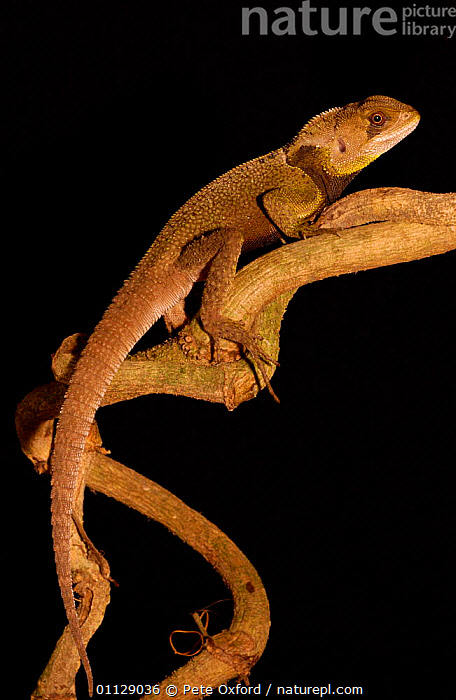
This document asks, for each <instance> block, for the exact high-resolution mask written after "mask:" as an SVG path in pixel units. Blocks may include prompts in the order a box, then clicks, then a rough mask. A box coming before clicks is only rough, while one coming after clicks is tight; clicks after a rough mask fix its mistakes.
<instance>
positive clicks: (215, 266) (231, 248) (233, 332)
mask: <svg viewBox="0 0 456 700" xmlns="http://www.w3.org/2000/svg"><path fill="white" fill-rule="evenodd" d="M217 233H218V234H219V237H220V238H219V240H220V247H219V249H218V251H217V253H216V255H215V256H214V258H213V259H212V261H211V265H210V268H209V272H208V275H207V279H206V283H205V287H204V293H203V298H202V303H201V310H200V318H201V323H202V325H203V328H204V330H205V331H206V333H208V334H209V335H210V336H211V338H212V341H213V344H214V347H213V350H214V354H215V357H216V359H217V360H218V359H219V345H220V340H221V339H222V338H224V339H226V340H230V341H232V342H234V343H237V344H239V345H242V346H243V348H244V350H246V351H247V352H248V353H249V354H250V355H251V356H252V358H253V360H254V362H255V365H256V366H257V367H258V369H259V371H260V373H261V375H262V378H263V380H264V382H265V384H266V386H267V388H268V390H269V392H270V394H271V396H272V397H273V398H274V400H275V401H277V402H279V399H278V398H277V396H276V394H275V392H274V390H273V388H272V386H271V382H270V381H269V377H268V375H267V373H266V369H265V367H264V364H265V363H273V364H275V365H278V362H276V361H275V360H274V359H273V358H271V357H269V355H268V354H267V353H266V352H265V351H264V350H263V349H262V348H261V346H260V345H259V343H258V338H257V337H256V336H254V335H252V334H251V333H250V332H249V331H248V330H247V329H246V328H244V326H243V325H242V324H241V323H239V322H237V321H233V320H232V319H230V318H227V317H226V316H224V315H223V314H222V309H223V306H224V303H225V300H226V297H227V294H228V291H229V289H230V287H231V284H232V282H233V279H234V276H235V274H236V266H237V262H238V259H239V256H240V254H241V250H242V244H243V241H244V236H243V234H242V232H240V231H238V230H237V229H235V228H225V229H220V230H218V231H217Z"/></svg>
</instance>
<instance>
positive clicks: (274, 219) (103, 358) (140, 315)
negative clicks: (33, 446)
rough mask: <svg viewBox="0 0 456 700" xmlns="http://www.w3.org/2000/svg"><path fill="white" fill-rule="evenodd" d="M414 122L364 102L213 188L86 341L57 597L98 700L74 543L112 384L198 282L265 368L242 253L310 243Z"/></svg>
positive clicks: (399, 110)
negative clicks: (242, 278)
mask: <svg viewBox="0 0 456 700" xmlns="http://www.w3.org/2000/svg"><path fill="white" fill-rule="evenodd" d="M419 119H420V116H419V114H418V112H417V111H416V110H415V109H413V108H412V107H410V106H408V105H405V104H402V103H401V102H397V101H396V100H393V99H392V98H389V97H383V96H374V97H368V98H367V99H365V100H362V101H361V102H354V103H351V104H348V105H346V106H345V107H341V108H340V107H336V108H334V109H330V110H328V111H327V112H323V113H322V114H320V115H318V116H316V117H314V118H313V119H311V120H310V121H309V122H308V123H307V124H306V125H305V126H304V127H303V128H302V129H301V131H300V132H299V134H298V135H297V136H296V137H295V138H293V139H292V141H290V142H289V143H288V144H287V145H286V146H284V147H283V148H279V149H277V150H275V151H272V152H271V153H268V154H267V155H264V156H261V157H259V158H255V159H254V160H251V161H248V162H246V163H243V164H242V165H239V166H238V167H236V168H234V169H233V170H230V171H229V172H227V173H226V174H224V175H222V176H221V177H219V178H217V179H216V180H214V181H213V182H211V183H210V184H208V185H207V186H206V187H204V188H203V189H202V190H200V191H199V192H198V193H197V194H195V195H194V196H193V197H191V199H189V200H188V201H187V202H186V203H185V204H184V205H183V206H182V207H181V208H180V209H179V210H178V211H177V212H176V213H175V214H174V215H173V216H172V217H171V219H170V220H169V222H168V223H167V224H166V226H165V227H164V228H163V230H162V231H161V233H160V234H159V236H158V237H157V239H156V240H155V241H154V243H153V244H152V246H151V248H150V249H149V250H148V252H147V253H146V255H145V256H144V258H143V259H142V260H141V262H140V263H139V265H138V266H137V268H136V269H135V270H134V272H133V273H132V275H131V276H130V278H129V279H128V280H127V281H126V282H125V283H124V285H123V287H122V288H121V290H120V291H119V292H118V294H117V296H116V297H115V298H114V300H113V301H112V303H111V305H110V306H109V307H108V309H107V310H106V312H105V314H104V316H103V318H102V319H101V321H100V322H99V324H98V325H97V327H96V328H95V330H94V331H93V333H92V335H91V336H90V338H89V341H88V343H87V346H86V347H85V349H84V351H83V353H82V354H81V357H80V359H79V360H78V363H77V366H76V369H75V371H74V374H73V376H72V378H71V381H70V384H69V387H68V391H67V394H66V397H65V401H64V403H63V406H62V410H61V414H60V418H59V421H58V427H57V432H56V436H55V444H54V451H53V456H52V534H53V540H54V551H55V561H56V568H57V576H58V580H59V585H60V590H61V593H62V598H63V602H64V606H65V610H66V614H67V617H68V622H69V625H70V629H71V632H72V635H73V638H74V642H75V644H76V647H77V650H78V652H79V655H80V657H81V660H82V663H83V665H84V668H85V671H86V674H87V679H88V684H89V693H90V695H91V696H92V693H93V678H92V671H91V668H90V664H89V660H88V657H87V652H86V648H85V644H84V641H83V637H82V633H81V628H80V626H79V621H78V614H77V611H76V607H75V600H74V595H73V587H72V573H71V562H70V532H71V523H72V517H73V502H74V498H75V493H76V488H77V484H78V483H80V481H81V477H82V476H83V475H82V474H81V469H82V467H81V458H82V454H83V451H84V446H85V443H86V439H87V436H88V433H89V429H90V426H91V424H92V422H93V419H94V416H95V412H96V410H97V409H98V407H99V406H100V403H101V401H102V398H103V396H104V394H105V392H106V390H107V388H108V387H109V385H110V383H111V381H112V378H113V376H114V374H115V373H116V372H117V370H118V369H119V367H120V365H121V364H122V362H123V360H124V359H125V357H126V355H127V354H128V353H129V352H130V350H131V349H132V348H133V346H134V345H135V344H136V342H137V341H138V340H139V339H140V338H141V337H142V336H143V335H144V333H145V332H146V331H147V330H148V329H149V328H150V326H151V325H152V324H153V323H155V321H157V320H158V319H159V318H160V317H161V316H164V317H165V320H166V321H167V324H168V326H171V327H177V326H179V325H181V324H182V323H183V322H184V320H185V318H186V317H185V312H184V300H185V298H186V296H187V295H188V293H189V291H190V290H191V288H192V286H193V285H194V283H195V282H196V281H197V280H198V279H199V278H200V276H201V274H202V272H203V271H204V276H205V280H206V281H205V287H204V292H203V297H202V304H201V309H200V318H201V322H202V325H203V327H204V329H205V331H206V332H207V333H208V334H209V336H210V337H211V338H212V341H213V343H214V348H217V347H218V342H219V340H220V339H221V338H225V339H228V340H231V341H234V342H235V343H238V344H239V345H242V346H243V347H244V350H246V351H247V352H249V353H250V354H251V355H252V357H253V358H254V359H255V360H259V361H260V362H259V365H260V366H262V365H261V361H267V360H268V359H269V358H268V357H267V355H266V354H265V353H264V351H263V350H262V349H261V347H260V346H259V345H258V341H257V339H255V338H253V337H252V336H251V335H250V334H249V332H248V331H247V330H246V329H245V328H244V327H243V326H242V325H241V324H239V323H235V322H233V321H231V320H230V319H229V318H226V317H224V316H223V314H222V309H223V304H224V300H225V298H226V296H227V292H228V290H229V288H230V285H231V283H232V280H233V277H234V275H235V272H236V265H237V262H238V258H239V255H240V254H241V252H242V250H245V249H247V248H249V249H252V248H257V247H259V246H262V245H265V244H267V243H269V242H273V241H278V240H279V239H280V240H282V241H285V240H287V239H289V238H291V239H293V238H299V237H302V236H303V235H305V233H306V230H307V231H309V224H311V223H312V221H313V219H314V218H315V217H316V215H317V214H318V213H320V212H321V210H322V209H323V208H324V207H325V206H327V205H328V204H330V203H331V202H333V201H334V200H335V199H337V198H338V197H339V196H340V195H341V193H342V191H343V190H344V188H345V187H346V186H347V184H348V183H349V182H350V181H351V180H352V178H353V177H354V176H355V175H356V174H357V173H358V172H359V171H360V170H362V169H363V168H364V167H365V166H366V165H368V164H369V163H371V162H372V161H373V160H375V159H376V158H378V156H380V155H381V154H382V153H384V152H385V151H387V150H389V149H390V148H392V146H394V145H395V144H396V143H398V142H399V141H401V140H402V139H403V138H404V137H405V136H406V135H407V134H409V133H410V132H411V131H412V130H413V129H414V128H415V127H416V126H417V124H418V121H419ZM263 372H264V370H263ZM263 376H264V377H265V375H263ZM265 379H266V380H267V377H265ZM268 386H269V388H270V385H269V384H268ZM271 391H272V390H271Z"/></svg>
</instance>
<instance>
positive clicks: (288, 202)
mask: <svg viewBox="0 0 456 700" xmlns="http://www.w3.org/2000/svg"><path fill="white" fill-rule="evenodd" d="M262 204H263V207H264V209H265V212H266V214H267V216H268V217H269V219H270V220H271V221H272V222H273V223H274V225H275V226H277V228H278V229H279V230H280V231H282V233H284V234H285V236H288V237H289V238H306V237H307V236H311V235H316V234H317V233H321V232H320V231H318V230H314V229H313V227H312V225H311V221H312V220H313V218H314V217H315V215H316V214H317V213H318V212H319V211H321V209H322V208H323V206H324V205H325V204H326V198H325V196H324V195H323V194H322V192H321V191H320V190H319V189H318V187H317V186H316V185H315V183H314V182H313V180H312V179H311V178H310V177H309V176H303V180H302V183H301V184H300V185H299V186H296V187H288V186H284V187H278V188H276V189H274V190H270V191H269V192H265V193H264V194H263V196H262Z"/></svg>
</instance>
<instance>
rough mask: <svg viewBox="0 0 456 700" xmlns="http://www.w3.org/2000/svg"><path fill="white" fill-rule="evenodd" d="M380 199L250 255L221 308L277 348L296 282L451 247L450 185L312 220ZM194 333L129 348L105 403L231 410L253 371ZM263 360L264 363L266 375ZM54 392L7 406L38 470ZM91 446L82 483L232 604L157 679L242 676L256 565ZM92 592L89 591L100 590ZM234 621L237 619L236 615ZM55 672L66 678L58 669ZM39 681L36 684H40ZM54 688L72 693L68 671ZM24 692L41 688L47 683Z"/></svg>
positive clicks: (250, 638)
mask: <svg viewBox="0 0 456 700" xmlns="http://www.w3.org/2000/svg"><path fill="white" fill-rule="evenodd" d="M388 208H389V211H390V216H391V218H392V220H389V221H387V222H386V223H375V224H369V225H358V226H357V227H356V228H351V229H346V230H344V231H339V232H338V235H334V233H321V234H320V235H318V236H315V237H313V238H310V239H308V240H304V241H299V242H297V243H293V244H290V245H287V246H284V247H283V248H280V249H278V250H275V251H273V252H271V253H269V254H267V255H265V256H263V257H261V258H259V259H257V260H256V261H254V262H253V263H251V264H250V265H248V266H247V267H245V268H244V269H242V270H241V271H240V272H239V273H238V275H237V276H236V280H235V284H234V285H233V288H232V290H231V293H230V296H229V299H228V301H227V304H226V308H225V311H226V313H227V315H228V316H229V317H230V318H233V319H235V320H239V321H242V322H243V323H245V325H246V326H247V327H248V328H252V329H253V331H254V332H255V333H258V334H259V335H260V336H262V338H263V340H262V346H263V347H264V349H265V351H266V352H267V353H268V354H270V355H271V356H272V357H274V358H276V357H277V355H278V351H279V341H278V338H279V330H280V325H281V320H282V316H283V313H284V311H285V309H286V306H287V303H288V302H289V300H290V299H291V297H292V296H293V294H294V292H295V291H296V289H297V288H298V287H300V286H302V285H304V284H308V283H309V282H314V281H316V280H321V279H324V278H326V277H330V276H334V275H340V274H347V273H349V272H356V271H359V270H367V269H371V268H374V267H380V266H385V265H394V264H397V263H403V262H409V261H412V260H418V259H420V258H424V257H428V256H430V255H436V254H440V253H444V252H447V251H449V250H452V249H454V248H456V202H455V195H454V194H447V195H434V194H430V193H422V192H421V193H420V192H413V191H411V190H398V189H390V188H388V189H385V190H367V191H366V192H359V193H355V195H350V197H347V198H345V199H344V200H341V201H340V202H337V203H335V204H334V205H332V207H330V208H328V210H327V211H326V212H325V213H324V215H323V216H322V217H321V218H320V220H319V222H318V224H317V226H320V227H321V231H323V230H324V227H328V226H329V227H331V228H334V226H340V225H341V224H342V222H343V224H344V225H353V222H357V223H365V222H366V220H370V218H371V217H373V218H374V219H376V220H378V219H381V218H388V211H387V210H388ZM420 217H421V218H420ZM404 219H406V221H404ZM415 219H420V221H421V220H422V219H424V220H425V221H426V222H427V223H416V222H415V221H414V220H415ZM199 336H201V329H200V328H199V326H198V321H197V320H194V321H193V322H192V324H191V325H190V326H189V327H188V328H186V329H184V331H183V333H182V334H181V336H180V338H179V339H178V340H175V341H172V342H167V343H164V344H163V345H161V346H158V347H157V348H154V349H153V350H152V351H149V352H146V353H140V354H138V355H136V356H134V357H132V358H129V359H128V360H127V361H126V362H125V363H124V364H123V366H122V368H121V370H119V372H118V373H117V375H116V377H115V379H114V381H113V383H112V385H111V387H110V389H109V391H108V393H107V395H106V397H105V400H104V405H106V404H110V403H115V402H117V401H122V400H125V399H129V398H134V397H135V396H140V395H143V394H149V393H164V392H166V393H174V394H182V395H186V396H192V397H194V398H202V399H205V400H209V401H217V402H223V403H225V405H226V406H227V407H228V408H230V409H232V408H235V407H236V406H237V405H239V403H241V402H242V401H245V400H247V399H249V398H252V397H253V396H255V395H256V393H258V391H259V389H260V386H261V381H260V380H259V379H258V376H255V375H254V374H253V373H252V367H251V364H250V363H249V362H248V361H246V360H245V359H241V360H237V361H233V362H225V363H222V364H219V365H212V364H204V363H202V362H201V361H197V360H195V359H191V358H190V356H186V355H185V353H183V352H182V350H181V348H182V347H184V348H186V347H187V346H188V344H189V343H190V344H191V340H192V338H193V337H199ZM80 346H81V338H80V336H74V337H71V338H70V339H67V341H65V342H64V343H63V344H62V347H61V349H60V352H59V353H58V354H57V356H56V358H55V360H54V364H53V366H54V371H55V373H56V377H57V378H58V379H60V380H61V381H62V382H64V383H66V382H67V381H68V377H69V376H70V373H71V372H70V370H71V367H72V365H73V364H74V361H75V357H76V356H77V355H78V353H79V351H80ZM226 353H227V357H230V355H231V356H233V348H232V346H230V344H227V347H226ZM235 356H236V355H235V354H234V357H235ZM273 371H274V366H273V365H271V369H270V374H272V373H273ZM63 393H64V387H63V385H62V384H58V383H52V384H50V385H46V386H45V387H39V388H38V389H36V390H35V391H34V392H31V394H29V396H28V397H26V398H25V399H24V401H23V402H22V403H21V405H20V406H19V408H18V412H17V429H18V435H19V436H20V439H21V442H22V447H23V450H24V452H25V453H26V454H27V456H28V457H29V458H30V459H31V460H32V462H33V463H34V464H35V467H36V468H37V469H38V470H39V471H45V470H46V469H48V461H49V454H50V449H51V441H52V435H53V418H55V417H56V416H57V415H58V412H59V410H60V405H61V401H62V398H63ZM91 449H92V450H94V449H95V451H94V452H92V453H90V452H89V453H88V455H87V459H89V462H90V463H89V464H88V470H87V474H88V482H87V483H88V485H89V486H91V487H92V488H95V489H97V490H100V491H103V492H104V493H106V494H107V495H111V496H112V497H114V498H117V499H118V500H120V501H122V502H123V503H126V504H127V505H130V506H131V507H134V508H136V509H138V510H140V511H141V512H145V513H146V514H147V515H149V516H150V517H154V518H156V519H157V520H159V521H160V522H162V523H163V524H165V525H166V526H167V527H169V529H171V530H172V531H173V532H175V533H176V534H178V535H179V536H180V537H182V539H184V540H185V541H186V542H188V543H189V544H190V545H191V546H192V547H194V548H195V549H197V551H200V552H201V553H202V554H203V556H205V557H206V558H207V559H208V561H210V562H211V563H212V564H213V565H214V566H215V568H216V569H217V570H218V571H219V573H220V574H221V575H222V577H223V578H224V580H225V581H226V582H227V584H228V585H229V587H230V588H231V590H232V591H233V596H234V599H235V606H236V607H235V615H234V619H233V623H232V626H231V629H230V630H229V631H228V632H227V633H223V634H222V635H217V636H216V637H214V638H213V639H208V640H207V644H206V649H205V650H204V651H203V652H202V653H201V654H200V655H199V656H198V658H197V659H193V660H191V661H190V662H189V663H188V664H187V665H186V666H185V667H184V669H181V670H179V671H177V672H176V673H175V674H173V676H171V677H170V678H169V679H167V681H165V682H164V683H163V684H162V686H163V685H165V684H168V683H174V684H175V685H177V686H178V687H181V686H182V684H184V683H189V684H190V685H206V686H208V685H217V684H220V683H224V682H226V681H227V680H228V679H229V678H232V677H234V676H237V675H247V674H248V670H249V669H250V667H251V666H252V665H253V663H255V661H256V659H257V658H258V657H259V655H260V654H261V652H262V650H263V648H264V645H265V644H266V639H267V630H268V625H269V623H268V622H267V621H266V620H267V610H268V606H267V599H266V594H265V592H264V589H263V587H262V584H261V581H260V579H259V577H258V574H257V573H256V572H255V571H254V570H253V569H252V567H251V565H250V564H249V562H248V561H247V560H246V559H245V557H244V556H243V555H242V553H241V552H239V550H237V548H236V547H235V545H234V544H233V543H232V542H231V541H230V540H228V538H226V536H225V535H223V533H221V532H220V531H219V530H217V528H215V527H214V526H213V525H211V524H210V523H208V521H206V520H205V519H204V518H202V516H200V515H199V514H198V513H195V512H194V511H192V510H191V509H190V508H188V506H185V505H184V504H183V503H182V502H181V501H179V499H176V498H175V497H174V496H172V495H171V494H168V492H166V491H164V490H163V489H161V488H160V487H159V486H157V485H155V484H153V482H150V481H149V480H147V479H144V477H142V476H140V475H139V474H135V473H134V472H131V471H130V470H128V469H127V468H126V467H123V466H122V465H119V464H118V463H115V462H114V461H113V460H110V459H108V458H107V457H106V456H104V455H103V454H102V453H100V448H99V447H98V446H96V445H95V448H94V445H93V444H92V446H91ZM183 523H185V527H184V528H182V524H183ZM75 546H77V547H79V548H81V546H82V543H81V541H80V540H79V541H77V540H75ZM227 553H228V554H227ZM100 576H101V577H102V575H101V573H100V572H98V573H96V574H95V578H97V579H98V577H100ZM102 578H103V577H102ZM103 595H104V594H103V593H101V594H100V596H101V597H100V600H101V601H102V600H103ZM101 609H102V603H101V605H100V607H98V608H96V609H95V608H94V610H93V611H90V614H89V616H88V619H90V616H91V615H92V613H93V614H95V613H96V615H99V611H100V610H101ZM101 614H102V613H101ZM241 620H243V621H244V622H246V624H241ZM94 628H95V627H94ZM68 653H69V652H68V651H67V650H66V648H65V647H64V653H63V656H62V654H60V656H58V658H59V659H60V660H62V659H66V658H67V654H68ZM53 658H54V657H53ZM53 666H54V670H53V671H52V673H51V676H52V678H54V676H55V673H61V671H59V669H58V664H56V663H55V660H54V662H53ZM67 668H68V664H67ZM65 672H66V671H65ZM72 673H73V671H72ZM52 674H54V676H53V675H52ZM230 674H232V675H230ZM70 675H71V674H70ZM60 677H62V678H63V676H60ZM60 677H59V678H60ZM65 678H66V679H67V680H66V681H65V682H67V681H68V677H67V676H65ZM47 680H48V681H49V677H47ZM49 687H51V686H46V690H45V691H44V692H45V693H47V692H48V690H47V689H48V688H49ZM65 688H66V689H67V690H68V692H69V693H71V684H69V682H67V685H65ZM73 691H74V685H73ZM34 697H36V698H38V697H40V698H47V697H50V694H48V695H46V694H41V695H35V696H34ZM69 697H71V694H70V695H69Z"/></svg>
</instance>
